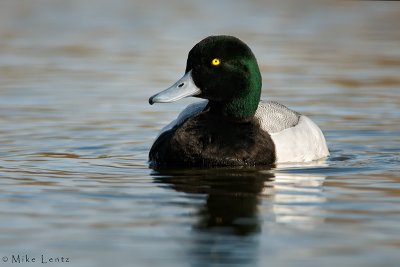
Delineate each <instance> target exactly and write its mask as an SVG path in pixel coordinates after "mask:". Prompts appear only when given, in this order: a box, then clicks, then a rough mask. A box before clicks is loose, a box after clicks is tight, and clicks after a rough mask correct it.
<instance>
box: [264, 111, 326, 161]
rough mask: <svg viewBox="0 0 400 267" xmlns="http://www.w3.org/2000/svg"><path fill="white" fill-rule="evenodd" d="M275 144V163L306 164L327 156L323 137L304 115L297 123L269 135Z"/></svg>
mask: <svg viewBox="0 0 400 267" xmlns="http://www.w3.org/2000/svg"><path fill="white" fill-rule="evenodd" d="M271 138H272V140H273V141H274V143H275V150H276V162H277V163H284V162H307V161H312V160H317V159H321V158H324V157H327V156H329V151H328V147H327V146H326V141H325V137H324V135H323V133H322V131H321V130H320V129H319V127H318V126H317V125H316V124H315V123H314V122H312V121H311V120H310V119H309V118H307V117H306V116H304V115H301V116H300V119H299V123H298V124H297V125H296V126H294V127H290V128H287V129H285V130H282V131H280V132H277V133H271Z"/></svg>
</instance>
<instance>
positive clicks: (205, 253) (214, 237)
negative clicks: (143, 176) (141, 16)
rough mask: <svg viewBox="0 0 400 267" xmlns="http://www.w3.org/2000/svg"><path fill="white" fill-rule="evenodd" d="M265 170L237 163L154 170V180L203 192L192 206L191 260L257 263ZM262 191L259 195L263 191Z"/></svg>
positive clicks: (268, 175) (202, 263)
mask: <svg viewBox="0 0 400 267" xmlns="http://www.w3.org/2000/svg"><path fill="white" fill-rule="evenodd" d="M272 180H273V174H272V173H269V172H263V173H262V172H259V171H257V170H253V171H249V170H243V169H211V170H190V171H168V172H165V171H162V172H161V171H160V172H159V173H158V174H156V176H155V182H157V183H162V184H164V185H168V186H170V187H171V188H173V189H174V190H177V191H180V192H185V193H189V194H204V195H205V196H206V202H205V203H204V204H203V205H200V206H199V207H198V208H197V211H196V215H197V219H196V221H195V223H194V224H193V231H192V235H191V236H192V239H191V240H190V242H189V244H188V245H187V256H188V259H189V261H190V263H191V265H192V266H215V265H218V266H219V264H221V265H222V266H224V265H225V264H227V265H229V266H257V265H258V263H257V258H258V255H257V254H258V252H259V240H258V238H257V234H258V233H259V232H260V231H261V219H260V218H259V213H258V209H259V205H260V203H261V197H263V196H262V195H263V194H262V192H263V191H264V189H265V185H266V184H268V183H267V182H270V181H272ZM264 197H265V196H264Z"/></svg>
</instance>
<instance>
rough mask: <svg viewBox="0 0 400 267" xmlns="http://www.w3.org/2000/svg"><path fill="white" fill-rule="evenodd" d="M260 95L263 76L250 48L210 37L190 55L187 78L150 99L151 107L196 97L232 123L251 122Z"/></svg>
mask: <svg viewBox="0 0 400 267" xmlns="http://www.w3.org/2000/svg"><path fill="white" fill-rule="evenodd" d="M260 94H261V74H260V70H259V68H258V64H257V60H256V58H255V56H254V55H253V53H252V52H251V50H250V48H249V47H248V46H247V45H246V44H245V43H243V42H242V41H241V40H239V39H238V38H236V37H233V36H225V35H220V36H210V37H207V38H205V39H203V40H202V41H200V42H199V43H198V44H196V45H195V46H194V47H193V48H192V50H190V52H189V56H188V59H187V63H186V71H185V75H184V76H183V77H182V78H181V79H180V80H178V81H177V82H176V83H175V84H174V85H172V86H171V87H169V88H167V89H166V90H164V91H162V92H160V93H158V94H156V95H154V96H152V97H150V99H149V103H150V104H153V103H165V102H173V101H177V100H179V99H182V98H184V97H188V96H195V97H200V98H204V99H208V100H209V105H210V107H211V109H213V110H214V111H216V112H219V113H220V114H221V115H223V116H227V117H229V118H231V119H237V120H246V119H247V118H251V117H252V116H253V115H254V114H255V112H256V110H257V107H258V102H259V101H260Z"/></svg>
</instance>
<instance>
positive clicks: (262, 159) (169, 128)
mask: <svg viewBox="0 0 400 267" xmlns="http://www.w3.org/2000/svg"><path fill="white" fill-rule="evenodd" d="M261 88H262V78H261V73H260V69H259V66H258V63H257V60H256V57H255V56H254V54H253V52H252V51H251V49H250V48H249V46H247V45H246V44H245V43H244V42H243V41H241V40H240V39H239V38H237V37H234V36H229V35H214V36H209V37H206V38H205V39H203V40H201V41H200V42H199V43H197V44H196V45H195V46H194V47H193V48H192V49H191V50H190V51H189V54H188V57H187V62H186V70H185V73H184V75H183V77H182V78H181V79H179V80H178V81H177V82H176V83H174V84H173V85H172V86H171V87H169V88H167V89H165V90H163V91H161V92H159V93H157V94H155V95H153V96H151V97H150V98H149V103H150V104H151V105H153V104H154V103H169V102H174V101H177V100H180V99H182V98H186V97H196V98H200V99H202V100H201V101H199V102H195V103H193V104H190V105H189V106H187V107H186V108H185V109H184V110H183V111H182V112H181V113H180V114H179V115H178V116H177V118H176V119H175V120H173V121H172V122H171V123H169V124H168V125H166V126H165V127H164V128H163V129H162V130H161V131H160V133H159V134H158V136H157V137H156V140H155V141H154V143H153V145H152V146H151V148H150V151H149V165H150V167H152V168H168V167H169V168H181V167H183V168H184V167H206V168H208V167H229V166H238V167H242V166H263V165H276V164H279V163H291V162H293V163H299V162H309V161H315V160H319V159H323V158H326V157H328V156H329V150H328V147H327V144H326V140H325V137H324V135H323V133H322V131H321V129H320V128H319V127H318V126H317V125H316V124H315V123H314V122H313V121H312V120H311V119H309V118H308V117H307V116H305V115H302V114H300V113H298V112H296V111H293V110H291V109H289V108H287V107H286V106H284V105H282V104H280V103H277V102H275V101H261V100H260V98H261Z"/></svg>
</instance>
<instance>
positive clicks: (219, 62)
mask: <svg viewBox="0 0 400 267" xmlns="http://www.w3.org/2000/svg"><path fill="white" fill-rule="evenodd" d="M211 64H212V65H213V66H218V65H219V64H221V60H220V59H219V58H214V59H213V60H212V61H211Z"/></svg>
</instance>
